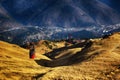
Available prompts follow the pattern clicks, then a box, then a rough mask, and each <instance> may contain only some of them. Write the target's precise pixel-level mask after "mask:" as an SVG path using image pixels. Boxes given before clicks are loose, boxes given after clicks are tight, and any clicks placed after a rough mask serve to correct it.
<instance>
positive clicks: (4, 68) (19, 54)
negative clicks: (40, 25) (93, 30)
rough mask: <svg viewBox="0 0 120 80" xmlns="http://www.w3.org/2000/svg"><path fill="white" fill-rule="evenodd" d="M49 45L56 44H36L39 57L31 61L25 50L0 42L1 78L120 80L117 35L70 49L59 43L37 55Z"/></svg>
mask: <svg viewBox="0 0 120 80" xmlns="http://www.w3.org/2000/svg"><path fill="white" fill-rule="evenodd" d="M48 42H49V41H48ZM50 44H51V45H53V44H56V43H53V42H52V43H51V42H49V43H48V44H46V42H45V41H42V42H39V44H37V45H36V50H37V55H36V56H38V54H39V57H37V58H36V59H35V60H31V59H29V57H28V50H26V49H22V48H20V47H19V46H16V45H13V44H8V43H5V42H2V41H0V45H1V46H0V51H1V53H0V69H1V71H0V79H1V80H8V79H10V80H36V79H37V80H119V79H120V33H114V34H113V35H111V36H105V37H104V39H93V40H86V41H85V42H81V43H77V44H74V45H69V46H65V45H63V44H64V42H61V43H60V44H61V45H60V44H59V45H58V44H56V47H55V46H53V47H52V48H51V50H50V51H49V52H48V53H45V54H44V53H43V54H41V53H39V51H40V49H41V50H42V48H44V49H45V50H46V46H49V47H50ZM49 47H48V48H49ZM49 49H50V48H49ZM43 51H44V50H43ZM46 56H47V57H46ZM48 57H49V58H48ZM51 57H52V58H51ZM50 58H51V59H50Z"/></svg>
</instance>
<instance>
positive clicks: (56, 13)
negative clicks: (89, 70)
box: [2, 0, 120, 27]
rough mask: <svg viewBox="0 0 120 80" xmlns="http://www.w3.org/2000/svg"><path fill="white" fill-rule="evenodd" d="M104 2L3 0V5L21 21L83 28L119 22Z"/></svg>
mask: <svg viewBox="0 0 120 80" xmlns="http://www.w3.org/2000/svg"><path fill="white" fill-rule="evenodd" d="M101 1H103V0H90V1H88V0H34V1H31V0H4V1H3V2H2V5H3V6H4V7H5V8H6V9H7V10H8V11H9V13H10V14H11V15H12V16H13V17H14V18H16V19H17V20H18V21H20V22H23V23H26V24H32V25H39V26H56V27H84V26H90V25H109V24H116V23H119V22H120V15H119V13H118V12H117V10H116V9H114V8H112V7H110V6H109V5H108V4H105V3H106V2H105V1H104V3H103V2H101Z"/></svg>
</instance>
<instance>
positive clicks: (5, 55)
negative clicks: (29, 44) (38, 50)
mask: <svg viewBox="0 0 120 80" xmlns="http://www.w3.org/2000/svg"><path fill="white" fill-rule="evenodd" d="M42 57H44V56H42V55H41V58H42ZM48 70H49V68H45V67H42V66H38V65H37V64H36V62H35V61H34V60H30V59H29V54H28V50H26V49H23V48H21V47H19V46H17V45H14V44H9V43H6V42H2V41H0V80H31V78H32V77H33V76H35V75H37V74H38V73H45V72H48Z"/></svg>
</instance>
